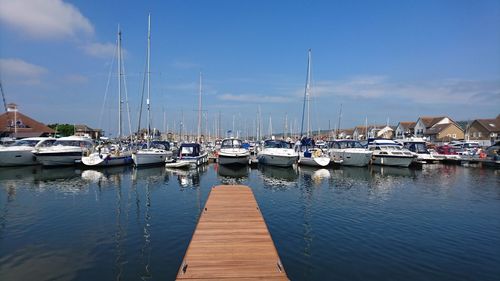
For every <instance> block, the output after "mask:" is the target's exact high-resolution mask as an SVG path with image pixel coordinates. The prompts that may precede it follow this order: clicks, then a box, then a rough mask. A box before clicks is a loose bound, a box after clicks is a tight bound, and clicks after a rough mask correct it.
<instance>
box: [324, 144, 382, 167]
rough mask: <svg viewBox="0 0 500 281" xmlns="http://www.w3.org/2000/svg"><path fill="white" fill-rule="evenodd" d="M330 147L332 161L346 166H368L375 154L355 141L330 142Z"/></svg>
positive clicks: (329, 152)
mask: <svg viewBox="0 0 500 281" xmlns="http://www.w3.org/2000/svg"><path fill="white" fill-rule="evenodd" d="M328 147H329V148H328V154H329V155H330V159H331V161H332V162H334V163H338V164H342V165H345V166H357V167H364V166H367V165H368V164H369V163H370V160H371V157H372V153H373V152H372V151H370V150H368V149H366V148H365V147H364V146H363V145H362V144H361V143H360V142H359V141H355V140H334V141H329V142H328Z"/></svg>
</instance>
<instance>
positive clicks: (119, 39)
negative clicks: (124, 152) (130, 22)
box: [117, 25, 122, 139]
mask: <svg viewBox="0 0 500 281" xmlns="http://www.w3.org/2000/svg"><path fill="white" fill-rule="evenodd" d="M117 61H118V139H121V138H122V32H121V30H120V25H118V59H117Z"/></svg>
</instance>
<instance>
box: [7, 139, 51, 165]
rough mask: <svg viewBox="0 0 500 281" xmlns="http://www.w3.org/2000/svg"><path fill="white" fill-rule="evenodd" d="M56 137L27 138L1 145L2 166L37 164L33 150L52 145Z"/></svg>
mask: <svg viewBox="0 0 500 281" xmlns="http://www.w3.org/2000/svg"><path fill="white" fill-rule="evenodd" d="M55 141H56V139H55V138H43V137H36V138H25V139H21V140H17V141H16V142H14V143H13V144H10V145H9V146H4V147H0V166H22V165H36V164H38V162H37V161H36V158H35V156H34V155H33V150H35V149H36V148H39V147H46V146H50V145H52V144H53V143H54V142H55Z"/></svg>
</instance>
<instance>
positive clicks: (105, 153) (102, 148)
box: [82, 27, 132, 167]
mask: <svg viewBox="0 0 500 281" xmlns="http://www.w3.org/2000/svg"><path fill="white" fill-rule="evenodd" d="M121 36H122V33H121V31H120V28H119V27H118V39H117V46H118V48H117V57H118V59H117V61H118V144H108V145H98V146H97V147H95V148H94V150H93V151H92V152H91V153H90V154H88V155H85V156H82V163H83V164H84V165H85V166H91V167H108V166H118V165H128V164H130V163H132V153H131V151H130V150H129V149H128V147H126V146H122V145H121V144H120V141H121V138H122V123H123V122H122V114H121V112H122V93H121V84H122V77H123V72H122V70H123V64H122V59H123V58H122V46H121V45H122V37H121Z"/></svg>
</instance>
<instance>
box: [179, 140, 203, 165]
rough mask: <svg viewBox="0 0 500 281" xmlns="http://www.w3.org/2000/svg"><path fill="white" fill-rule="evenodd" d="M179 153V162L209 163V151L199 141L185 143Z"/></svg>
mask: <svg viewBox="0 0 500 281" xmlns="http://www.w3.org/2000/svg"><path fill="white" fill-rule="evenodd" d="M178 153H179V154H178V155H177V161H178V162H187V163H190V164H192V165H195V166H200V165H203V164H205V163H208V152H206V151H205V150H204V149H203V147H202V146H201V145H200V144H199V143H183V144H181V147H180V148H179V152H178Z"/></svg>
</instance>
